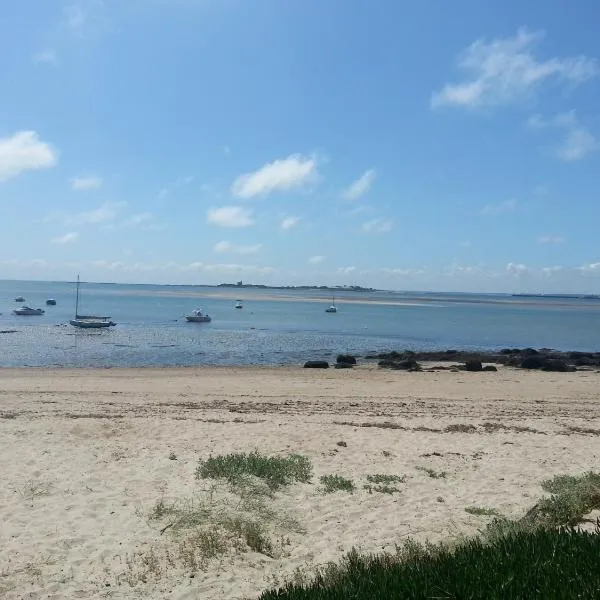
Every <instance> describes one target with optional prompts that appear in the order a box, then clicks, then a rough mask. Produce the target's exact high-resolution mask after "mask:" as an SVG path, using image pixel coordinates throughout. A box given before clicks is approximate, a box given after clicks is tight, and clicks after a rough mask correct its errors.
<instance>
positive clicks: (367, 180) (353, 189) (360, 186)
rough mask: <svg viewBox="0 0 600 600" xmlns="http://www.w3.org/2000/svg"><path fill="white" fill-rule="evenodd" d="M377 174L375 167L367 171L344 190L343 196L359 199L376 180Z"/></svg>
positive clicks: (347, 198) (348, 198)
mask: <svg viewBox="0 0 600 600" xmlns="http://www.w3.org/2000/svg"><path fill="white" fill-rule="evenodd" d="M375 176H376V173H375V169H369V170H368V171H365V172H364V173H363V174H362V175H361V176H360V177H359V178H358V179H357V180H356V181H354V182H352V183H351V184H350V185H349V186H348V187H347V188H346V189H345V190H344V191H343V192H342V198H344V199H345V200H358V199H359V198H361V197H362V196H364V195H365V194H366V193H367V192H368V191H369V189H370V188H371V186H372V185H373V182H374V181H375Z"/></svg>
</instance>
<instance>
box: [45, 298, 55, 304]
mask: <svg viewBox="0 0 600 600" xmlns="http://www.w3.org/2000/svg"><path fill="white" fill-rule="evenodd" d="M46 306H56V300H55V299H54V298H48V300H46Z"/></svg>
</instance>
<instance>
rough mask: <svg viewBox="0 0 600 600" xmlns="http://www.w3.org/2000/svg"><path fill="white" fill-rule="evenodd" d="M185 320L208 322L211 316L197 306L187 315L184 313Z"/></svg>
mask: <svg viewBox="0 0 600 600" xmlns="http://www.w3.org/2000/svg"><path fill="white" fill-rule="evenodd" d="M185 320H186V321H188V322H189V323H210V322H211V321H212V319H211V317H209V316H208V315H207V314H204V313H203V312H202V310H201V309H199V308H197V309H196V310H193V311H192V312H191V313H190V314H189V315H186V316H185Z"/></svg>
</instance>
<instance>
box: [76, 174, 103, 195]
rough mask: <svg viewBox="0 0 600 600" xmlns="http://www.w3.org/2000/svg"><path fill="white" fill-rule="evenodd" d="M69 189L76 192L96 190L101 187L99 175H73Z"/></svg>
mask: <svg viewBox="0 0 600 600" xmlns="http://www.w3.org/2000/svg"><path fill="white" fill-rule="evenodd" d="M70 183H71V189H72V190H74V191H76V192H83V191H87V190H97V189H98V188H101V187H102V183H103V181H102V178H101V177H95V176H91V177H73V178H72V179H71V181H70Z"/></svg>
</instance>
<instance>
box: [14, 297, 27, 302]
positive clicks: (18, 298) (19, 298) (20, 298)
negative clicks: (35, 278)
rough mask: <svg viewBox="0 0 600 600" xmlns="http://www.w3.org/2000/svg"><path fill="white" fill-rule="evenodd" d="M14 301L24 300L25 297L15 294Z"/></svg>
mask: <svg viewBox="0 0 600 600" xmlns="http://www.w3.org/2000/svg"><path fill="white" fill-rule="evenodd" d="M15 302H25V298H23V296H17V297H16V298H15Z"/></svg>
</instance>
